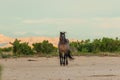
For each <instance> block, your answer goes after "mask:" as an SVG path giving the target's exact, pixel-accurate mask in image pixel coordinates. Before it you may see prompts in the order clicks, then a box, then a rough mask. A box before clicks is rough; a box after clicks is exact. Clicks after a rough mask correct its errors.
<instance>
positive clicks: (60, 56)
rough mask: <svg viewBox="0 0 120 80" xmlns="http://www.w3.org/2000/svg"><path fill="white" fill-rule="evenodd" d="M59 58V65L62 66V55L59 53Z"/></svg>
mask: <svg viewBox="0 0 120 80" xmlns="http://www.w3.org/2000/svg"><path fill="white" fill-rule="evenodd" d="M59 58H60V65H61V66H62V64H63V57H62V53H61V52H59Z"/></svg>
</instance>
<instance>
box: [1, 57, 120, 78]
mask: <svg viewBox="0 0 120 80" xmlns="http://www.w3.org/2000/svg"><path fill="white" fill-rule="evenodd" d="M29 60H33V61H29ZM0 64H2V65H3V67H4V69H3V75H2V80H120V57H75V60H74V61H69V65H68V66H65V67H63V66H62V67H61V66H60V65H59V59H58V58H57V57H53V58H44V57H40V58H18V59H7V60H5V59H0Z"/></svg>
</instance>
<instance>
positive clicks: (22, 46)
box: [11, 39, 33, 56]
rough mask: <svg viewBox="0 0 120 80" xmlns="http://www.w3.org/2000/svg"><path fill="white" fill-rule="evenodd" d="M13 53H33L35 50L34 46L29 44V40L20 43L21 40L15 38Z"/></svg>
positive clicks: (18, 54) (17, 54)
mask: <svg viewBox="0 0 120 80" xmlns="http://www.w3.org/2000/svg"><path fill="white" fill-rule="evenodd" d="M11 44H12V45H13V54H14V55H15V56H20V55H33V50H32V48H31V47H30V46H29V45H28V43H27V42H24V43H20V40H17V39H16V40H15V41H14V42H13V43H11Z"/></svg>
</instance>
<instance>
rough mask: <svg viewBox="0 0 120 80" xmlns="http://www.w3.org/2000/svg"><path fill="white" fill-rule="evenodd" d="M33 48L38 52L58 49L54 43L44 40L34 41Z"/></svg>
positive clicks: (43, 52)
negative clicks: (40, 41)
mask: <svg viewBox="0 0 120 80" xmlns="http://www.w3.org/2000/svg"><path fill="white" fill-rule="evenodd" d="M33 50H35V52H36V53H38V54H51V53H53V52H56V51H57V48H55V47H54V46H53V44H51V43H49V42H48V41H46V40H44V41H43V42H42V43H34V44H33Z"/></svg>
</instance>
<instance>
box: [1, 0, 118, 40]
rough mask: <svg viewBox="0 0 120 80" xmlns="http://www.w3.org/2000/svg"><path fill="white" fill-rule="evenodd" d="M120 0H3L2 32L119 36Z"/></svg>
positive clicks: (15, 35) (80, 36) (75, 36)
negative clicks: (62, 32)
mask: <svg viewBox="0 0 120 80" xmlns="http://www.w3.org/2000/svg"><path fill="white" fill-rule="evenodd" d="M119 30H120V0H0V34H4V35H6V36H10V37H28V36H46V37H58V36H59V32H60V31H65V32H67V34H66V35H67V37H68V38H74V39H94V38H102V37H113V38H115V37H120V31H119Z"/></svg>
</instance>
